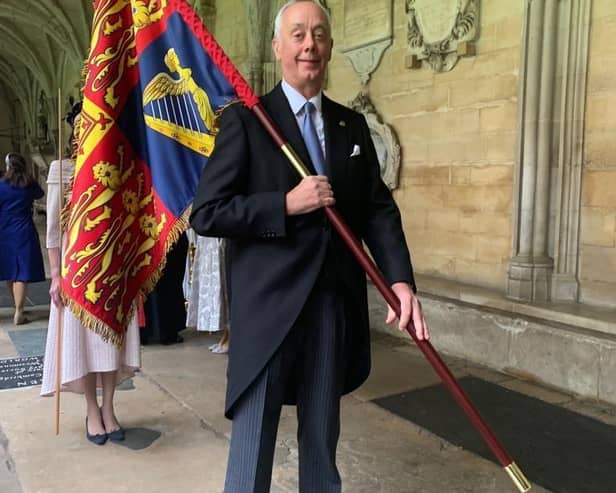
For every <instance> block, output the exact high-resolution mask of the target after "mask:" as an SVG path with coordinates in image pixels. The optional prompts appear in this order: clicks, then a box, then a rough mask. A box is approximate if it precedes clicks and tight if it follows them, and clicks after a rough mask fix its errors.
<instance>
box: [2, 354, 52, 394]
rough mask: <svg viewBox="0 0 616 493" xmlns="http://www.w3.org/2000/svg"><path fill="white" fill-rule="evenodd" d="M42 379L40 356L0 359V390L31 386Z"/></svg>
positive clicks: (39, 382)
mask: <svg viewBox="0 0 616 493" xmlns="http://www.w3.org/2000/svg"><path fill="white" fill-rule="evenodd" d="M42 381H43V357H42V356H31V357H28V358H11V359H0V390H7V389H18V388H23V387H32V386H33V385H40V384H41V383H42Z"/></svg>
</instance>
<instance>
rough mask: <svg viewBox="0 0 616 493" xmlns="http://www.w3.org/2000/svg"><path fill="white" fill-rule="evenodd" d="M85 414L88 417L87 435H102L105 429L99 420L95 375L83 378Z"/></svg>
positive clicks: (90, 374) (89, 374)
mask: <svg viewBox="0 0 616 493" xmlns="http://www.w3.org/2000/svg"><path fill="white" fill-rule="evenodd" d="M84 379H85V396H86V412H87V416H88V433H89V434H90V435H104V434H105V427H104V426H103V421H102V419H101V411H100V408H99V407H98V399H97V398H96V373H88V374H87V375H86V376H85V377H84Z"/></svg>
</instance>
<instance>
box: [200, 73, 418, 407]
mask: <svg viewBox="0 0 616 493" xmlns="http://www.w3.org/2000/svg"><path fill="white" fill-rule="evenodd" d="M261 102H262V104H263V107H264V108H265V110H266V111H267V112H268V113H269V115H270V116H271V117H272V119H273V120H274V121H275V122H276V124H277V125H278V126H279V128H280V129H281V130H282V133H283V134H284V135H285V137H286V139H287V140H288V142H289V143H290V145H291V146H292V147H293V149H295V151H296V152H297V153H298V155H299V156H300V158H301V159H302V160H303V161H304V163H306V165H307V166H308V168H309V169H310V170H311V171H312V172H313V173H314V168H313V167H312V164H311V161H310V158H309V155H308V151H307V150H306V147H305V145H304V141H303V139H302V136H301V133H300V130H299V128H298V125H297V121H296V119H295V116H294V115H293V113H292V111H291V108H290V106H289V103H288V101H287V99H286V96H285V95H284V93H283V91H282V89H281V86H280V84H279V85H277V86H276V87H275V88H274V89H273V90H272V91H271V92H270V93H268V94H266V95H265V96H263V97H262V98H261ZM322 111H323V120H324V128H325V145H326V173H327V175H328V177H329V180H330V183H331V186H332V189H333V191H334V196H335V198H336V209H337V210H338V211H339V212H340V214H341V215H342V216H343V218H344V219H345V221H346V222H347V224H348V226H349V227H350V228H351V230H352V231H353V233H354V234H355V235H356V236H357V237H358V238H359V239H360V240H363V241H364V242H365V244H366V245H367V246H368V248H369V249H370V252H371V254H372V256H373V258H374V259H375V261H376V263H377V265H378V266H379V268H380V269H381V271H382V272H383V274H384V275H385V279H386V280H387V281H388V282H389V283H390V284H392V283H394V282H397V281H406V282H408V283H409V284H411V286H412V287H413V289H414V288H415V282H414V278H413V270H412V267H411V260H410V257H409V253H408V248H407V245H406V240H405V238H404V233H403V231H402V224H401V220H400V212H399V210H398V207H397V206H396V204H395V203H394V201H393V199H392V196H391V193H390V191H389V189H388V188H387V186H386V185H385V184H384V183H383V181H382V180H381V178H380V170H379V163H378V160H377V156H376V152H375V149H374V146H373V144H372V140H371V138H370V131H369V129H368V126H367V124H366V120H365V118H364V117H363V115H361V114H360V113H357V112H355V111H352V110H350V109H348V108H346V107H344V106H342V105H340V104H338V103H335V102H334V101H332V100H330V99H328V98H327V97H325V95H323V104H322ZM356 146H358V147H356ZM354 149H355V150H356V152H355V154H357V151H359V154H358V155H355V156H351V154H353V150H354ZM299 181H300V178H299V175H298V174H297V172H296V171H295V170H294V169H293V168H292V167H291V166H290V164H289V163H288V161H287V159H286V157H285V156H284V155H283V153H282V152H281V150H280V149H279V148H278V147H277V146H276V145H275V144H274V142H273V140H272V139H271V137H270V136H269V135H268V134H267V133H266V131H265V129H264V128H263V127H262V125H261V123H260V122H259V121H258V120H257V118H256V117H255V116H254V114H252V113H251V111H250V110H248V109H247V108H246V107H244V106H243V105H241V104H233V105H230V106H229V107H228V108H227V109H225V111H224V112H223V114H222V115H221V119H220V131H219V133H218V135H217V137H216V145H215V149H214V151H213V152H212V155H211V156H210V158H209V160H208V163H207V165H206V166H205V168H204V170H203V173H202V175H201V181H200V183H199V187H198V190H197V194H196V196H195V200H194V203H193V209H192V214H191V217H190V224H191V226H192V228H193V229H194V230H195V231H196V232H197V233H198V234H200V235H203V236H213V237H224V238H227V239H228V244H227V245H228V253H227V255H228V260H229V262H228V265H229V268H228V271H230V272H228V273H227V275H229V276H230V278H229V284H230V289H231V293H230V298H231V307H230V317H231V340H230V351H229V364H228V369H227V380H228V381H227V396H226V406H225V415H226V416H227V417H228V418H232V416H233V405H234V403H235V402H236V401H237V399H238V398H239V397H240V396H241V395H242V393H243V392H244V391H245V390H246V389H247V388H248V386H249V385H250V383H251V382H252V381H253V380H254V379H255V378H256V377H257V376H258V375H259V373H260V372H261V370H262V369H263V368H264V367H265V365H266V363H267V362H268V360H269V359H270V357H271V356H272V355H273V354H274V352H275V351H276V349H277V348H278V347H279V346H280V344H281V342H282V341H283V339H284V338H285V336H286V335H287V333H288V332H289V330H290V329H291V327H292V326H293V323H294V322H295V320H296V318H297V317H298V315H299V313H300V311H301V309H302V307H303V306H304V303H305V302H306V300H307V298H308V295H309V293H310V291H311V289H312V288H313V286H314V284H315V281H316V279H317V276H318V275H319V273H320V272H321V271H322V270H323V271H324V273H326V275H328V276H330V277H331V276H333V278H334V279H335V280H336V285H337V286H339V288H340V292H342V293H343V294H342V298H341V302H342V303H344V314H345V317H346V325H345V326H346V327H347V329H346V330H345V334H346V335H345V340H344V344H345V345H346V347H345V348H344V351H343V353H344V354H346V361H344V362H343V363H342V367H343V368H344V372H345V374H344V376H343V382H344V383H343V385H344V393H348V392H351V391H352V390H354V389H356V388H357V387H359V385H361V384H362V383H363V382H364V381H365V380H366V378H367V377H368V374H369V372H370V335H369V321H368V303H367V295H366V276H365V274H364V272H363V270H362V269H361V267H360V266H359V265H358V264H357V262H356V261H355V260H354V258H353V257H352V255H351V254H350V253H349V252H348V250H347V248H346V246H345V245H344V243H343V242H342V240H341V239H340V237H339V236H338V234H337V233H336V232H335V231H333V230H332V228H330V226H329V224H328V222H327V220H326V218H325V215H324V213H323V211H322V210H318V211H315V212H312V213H309V214H303V215H298V216H286V215H285V194H286V193H287V192H288V191H290V190H291V189H292V188H293V187H295V186H296V185H297V184H298V183H299ZM294 386H295V383H294V381H292V382H291V383H290V384H289V386H288V388H287V389H286V391H285V395H286V396H287V397H286V402H287V403H288V404H293V403H294V392H293V390H294V388H295V387H294Z"/></svg>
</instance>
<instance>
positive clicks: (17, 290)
mask: <svg viewBox="0 0 616 493" xmlns="http://www.w3.org/2000/svg"><path fill="white" fill-rule="evenodd" d="M12 284H13V299H14V300H15V316H14V317H13V322H14V323H15V325H20V324H23V323H27V319H26V317H24V304H25V302H26V291H27V289H28V284H27V283H25V282H22V281H15V282H13V283H12Z"/></svg>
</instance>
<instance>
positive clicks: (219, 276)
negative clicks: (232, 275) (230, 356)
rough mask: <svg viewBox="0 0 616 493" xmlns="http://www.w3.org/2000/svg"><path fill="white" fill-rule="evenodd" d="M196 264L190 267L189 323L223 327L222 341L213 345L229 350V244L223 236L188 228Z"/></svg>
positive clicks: (209, 329)
mask: <svg viewBox="0 0 616 493" xmlns="http://www.w3.org/2000/svg"><path fill="white" fill-rule="evenodd" d="M188 234H189V240H190V243H191V245H192V246H191V251H193V252H194V256H193V259H192V265H190V266H189V268H188V269H187V275H188V276H190V277H189V282H188V284H189V286H188V289H186V290H187V291H188V293H187V295H186V297H187V299H188V308H187V318H186V326H187V327H195V328H196V329H197V330H198V331H207V332H217V331H219V330H222V331H223V335H222V338H221V340H220V342H218V343H216V344H214V345H212V346H210V351H212V352H214V353H226V352H227V350H228V340H229V309H228V301H227V288H226V284H225V282H226V279H225V278H226V276H225V244H224V240H223V239H221V238H206V237H204V236H198V235H196V234H195V232H194V231H193V230H192V229H191V230H189V231H188Z"/></svg>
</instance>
